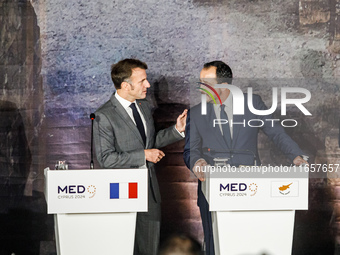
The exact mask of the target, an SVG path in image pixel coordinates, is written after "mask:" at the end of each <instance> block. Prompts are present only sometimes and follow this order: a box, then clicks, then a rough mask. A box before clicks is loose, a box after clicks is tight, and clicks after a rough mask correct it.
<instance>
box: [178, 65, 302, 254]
mask: <svg viewBox="0 0 340 255" xmlns="http://www.w3.org/2000/svg"><path fill="white" fill-rule="evenodd" d="M200 80H201V83H203V84H204V85H205V86H206V87H209V88H213V89H214V90H215V91H216V93H217V94H218V96H219V99H220V102H221V104H212V103H209V102H208V103H207V109H206V111H207V113H206V115H202V114H201V104H198V105H196V106H194V107H192V108H191V109H190V111H189V112H188V117H187V125H186V137H185V147H184V155H183V157H184V161H185V164H186V165H187V167H188V168H189V169H190V170H191V171H193V172H194V174H195V175H196V176H197V178H198V179H199V181H198V200H197V204H198V206H199V208H200V213H201V218H202V224H203V231H204V241H205V244H206V255H213V254H215V252H214V241H213V231H212V222H211V213H210V212H209V205H208V203H207V200H206V199H205V197H204V195H203V193H202V190H201V182H202V181H205V175H204V171H203V167H204V166H206V165H214V161H213V159H214V158H217V157H222V158H230V159H229V161H228V163H229V164H230V165H232V166H239V165H255V164H256V163H257V164H260V160H259V155H258V150H257V137H258V132H259V129H260V128H261V129H262V131H263V132H264V133H265V134H266V135H267V136H268V137H269V138H270V139H271V140H272V141H273V142H274V144H275V145H276V146H277V147H278V148H280V150H281V151H282V152H283V153H284V154H285V155H286V156H287V157H288V158H289V159H290V160H291V162H292V163H294V164H295V165H300V164H303V163H307V162H306V161H305V160H303V158H302V157H301V156H300V155H303V154H304V153H303V152H302V150H301V149H300V148H299V146H298V145H297V144H296V143H295V142H294V141H293V140H292V139H291V138H290V137H289V136H288V135H287V134H286V132H285V131H284V129H283V127H282V126H281V125H277V124H276V123H277V122H271V121H265V119H273V118H272V117H271V115H266V116H259V115H255V114H254V113H252V112H251V111H250V110H249V108H248V105H247V100H246V94H245V95H244V96H245V100H244V114H243V115H233V103H232V100H233V98H232V96H230V90H229V89H226V88H214V86H215V85H216V84H222V83H224V84H231V82H232V71H231V69H230V67H229V66H228V65H227V64H225V63H223V62H222V61H213V62H209V63H206V64H205V65H204V67H203V69H202V70H201V73H200ZM214 96H215V99H216V100H217V99H218V96H217V95H214ZM219 99H218V100H219ZM252 100H253V106H254V108H255V109H257V110H266V109H267V107H266V105H265V104H264V102H263V101H262V99H261V97H260V96H258V95H253V96H252ZM214 119H224V120H228V123H227V124H224V123H221V124H216V125H215V126H214V125H213V122H214V121H213V120H214ZM255 119H257V120H259V122H260V120H263V126H262V127H260V126H261V125H260V124H259V123H258V124H256V123H255V122H254V121H253V122H252V127H251V126H249V125H247V123H248V121H249V120H255ZM231 123H235V124H234V125H231ZM236 123H238V124H236ZM241 123H245V125H243V124H241ZM254 126H258V127H254Z"/></svg>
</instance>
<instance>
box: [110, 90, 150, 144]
mask: <svg viewBox="0 0 340 255" xmlns="http://www.w3.org/2000/svg"><path fill="white" fill-rule="evenodd" d="M110 100H111V103H112V105H113V108H114V110H115V112H116V113H117V114H118V115H119V116H120V117H121V118H122V120H123V121H124V122H125V124H126V126H127V127H128V128H129V129H130V130H131V131H132V132H133V133H134V134H135V135H136V137H137V138H138V140H139V141H140V142H141V143H142V144H143V146H144V143H143V139H142V137H141V135H140V133H139V131H138V128H137V126H136V125H135V123H133V121H132V119H131V117H130V116H129V115H128V114H127V112H126V110H125V109H124V107H123V106H122V105H121V104H120V103H119V101H118V100H117V99H116V97H115V95H114V94H113V95H112V96H111V99H110Z"/></svg>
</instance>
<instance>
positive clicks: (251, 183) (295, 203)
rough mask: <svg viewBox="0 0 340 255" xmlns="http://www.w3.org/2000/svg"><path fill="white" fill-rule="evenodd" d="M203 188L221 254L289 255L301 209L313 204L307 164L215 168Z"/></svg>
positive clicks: (216, 250) (218, 253) (210, 172)
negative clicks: (296, 211) (309, 198)
mask: <svg viewBox="0 0 340 255" xmlns="http://www.w3.org/2000/svg"><path fill="white" fill-rule="evenodd" d="M212 170H213V171H209V173H206V174H207V178H206V181H205V182H202V191H203V193H204V195H205V197H206V199H207V201H208V203H209V210H210V211H211V212H212V222H213V234H214V244H215V254H216V255H257V254H266V255H289V254H291V251H292V241H293V231H294V217H295V210H308V168H307V167H282V166H280V167H269V168H268V167H266V168H265V167H240V168H229V169H228V168H227V167H225V168H219V169H212Z"/></svg>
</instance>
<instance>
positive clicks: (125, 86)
mask: <svg viewBox="0 0 340 255" xmlns="http://www.w3.org/2000/svg"><path fill="white" fill-rule="evenodd" d="M120 88H121V89H122V90H124V91H128V90H129V89H130V84H129V83H127V82H126V81H123V82H122V84H121V85H120Z"/></svg>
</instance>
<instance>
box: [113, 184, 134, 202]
mask: <svg viewBox="0 0 340 255" xmlns="http://www.w3.org/2000/svg"><path fill="white" fill-rule="evenodd" d="M124 198H127V199H131V198H138V183H137V182H122V183H110V199H124Z"/></svg>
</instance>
